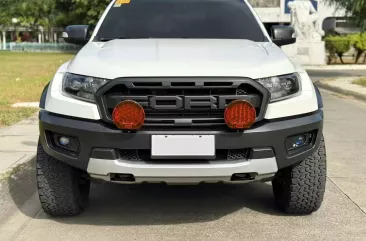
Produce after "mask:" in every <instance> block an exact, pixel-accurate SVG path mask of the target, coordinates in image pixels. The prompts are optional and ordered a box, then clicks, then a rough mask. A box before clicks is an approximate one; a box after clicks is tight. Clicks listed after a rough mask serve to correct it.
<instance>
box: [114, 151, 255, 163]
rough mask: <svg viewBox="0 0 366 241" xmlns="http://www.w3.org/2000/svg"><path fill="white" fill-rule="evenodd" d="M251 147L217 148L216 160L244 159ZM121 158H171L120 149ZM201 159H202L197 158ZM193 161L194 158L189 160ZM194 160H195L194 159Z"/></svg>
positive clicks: (141, 159)
mask: <svg viewBox="0 0 366 241" xmlns="http://www.w3.org/2000/svg"><path fill="white" fill-rule="evenodd" d="M248 154H249V149H247V148H246V149H235V150H217V151H216V158H215V159H214V160H228V161H235V160H243V159H247V158H248ZM119 155H120V159H121V160H124V161H133V162H135V161H141V162H142V161H147V162H168V161H169V160H156V159H151V156H150V150H123V149H122V150H120V151H119ZM197 161H200V160H197ZM189 162H192V160H189ZM193 162H194V160H193Z"/></svg>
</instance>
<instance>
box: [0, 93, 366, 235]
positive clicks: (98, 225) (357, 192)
mask: <svg viewBox="0 0 366 241" xmlns="http://www.w3.org/2000/svg"><path fill="white" fill-rule="evenodd" d="M322 94H323V98H324V104H325V116H326V124H325V138H326V145H327V153H328V182H327V191H326V196H325V200H324V204H323V206H322V208H321V209H320V210H319V211H318V212H316V213H314V214H313V215H310V216H287V215H284V214H282V213H281V212H279V211H278V210H277V209H276V207H275V206H274V204H273V196H272V190H271V186H270V185H269V184H262V183H256V184H248V185H237V186H230V185H201V186H177V187H169V186H165V185H142V186H119V185H111V184H95V185H93V187H92V190H91V201H90V206H89V208H88V209H87V210H86V212H85V213H84V214H83V215H81V216H79V217H74V218H62V219H53V218H50V217H48V216H47V215H45V214H44V212H43V211H41V210H40V207H39V203H38V199H37V196H36V195H34V192H35V187H34V173H33V171H34V170H33V165H34V162H33V163H31V165H29V166H28V170H27V171H26V172H23V173H22V174H21V175H16V176H14V177H13V178H11V179H10V181H8V183H2V184H1V188H2V189H4V190H5V191H4V192H3V194H0V200H1V199H2V200H3V201H2V203H1V202H0V206H2V207H4V206H5V209H4V210H6V211H2V212H3V213H2V212H0V214H1V213H2V214H3V216H6V218H3V219H0V237H1V236H2V237H3V238H5V239H11V240H13V239H15V240H35V239H38V240H81V239H82V240H366V214H365V212H366V188H365V183H366V177H365V173H366V161H365V157H366V149H365V148H364V147H365V144H364V143H365V142H366V134H365V133H366V132H365V131H366V122H365V120H366V104H364V103H360V102H356V101H354V100H350V99H346V98H342V97H339V96H335V95H334V94H330V93H329V92H322ZM6 191H8V192H9V193H10V195H5V194H4V193H5V192H6ZM1 195H3V196H4V197H1Z"/></svg>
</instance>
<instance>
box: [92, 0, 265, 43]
mask: <svg viewBox="0 0 366 241" xmlns="http://www.w3.org/2000/svg"><path fill="white" fill-rule="evenodd" d="M119 2H125V3H123V4H118V3H119ZM119 38H131V39H134V38H199V39H248V40H252V41H255V42H266V41H268V40H267V38H266V37H265V35H264V34H263V31H262V29H261V28H260V26H259V24H258V23H257V21H256V19H255V17H254V16H253V14H252V12H251V11H250V9H249V7H248V6H247V4H246V3H245V2H244V1H243V0H124V1H118V0H117V2H116V3H114V6H112V8H111V9H110V11H109V12H108V14H107V16H106V18H105V19H104V21H103V23H102V25H101V27H100V29H99V31H98V33H97V35H96V39H95V40H96V41H108V40H111V39H119Z"/></svg>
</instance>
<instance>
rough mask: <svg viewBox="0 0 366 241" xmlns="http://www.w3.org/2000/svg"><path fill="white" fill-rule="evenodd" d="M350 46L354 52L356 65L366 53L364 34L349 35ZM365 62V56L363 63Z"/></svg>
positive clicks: (365, 35) (365, 36)
mask: <svg viewBox="0 0 366 241" xmlns="http://www.w3.org/2000/svg"><path fill="white" fill-rule="evenodd" d="M349 38H350V41H351V45H352V46H353V47H354V48H355V50H356V58H355V63H356V64H357V63H358V60H359V59H360V58H361V56H362V54H363V53H365V52H366V34H361V33H358V34H351V35H349ZM365 60H366V56H365V59H364V62H365Z"/></svg>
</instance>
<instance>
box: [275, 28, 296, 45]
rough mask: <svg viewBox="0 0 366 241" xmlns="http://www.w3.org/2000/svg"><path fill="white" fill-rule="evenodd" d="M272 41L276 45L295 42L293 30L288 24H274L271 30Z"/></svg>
mask: <svg viewBox="0 0 366 241" xmlns="http://www.w3.org/2000/svg"><path fill="white" fill-rule="evenodd" d="M271 35H272V41H273V43H275V44H276V45H278V46H283V45H288V44H293V43H296V38H295V30H294V29H293V28H292V27H290V26H284V25H275V26H273V27H272V30H271Z"/></svg>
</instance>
